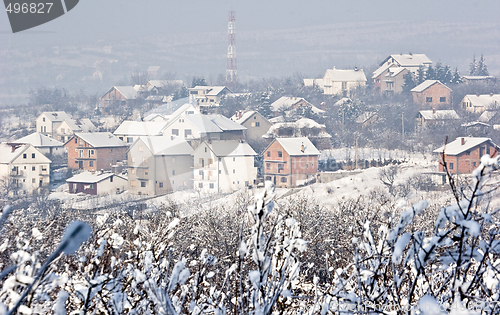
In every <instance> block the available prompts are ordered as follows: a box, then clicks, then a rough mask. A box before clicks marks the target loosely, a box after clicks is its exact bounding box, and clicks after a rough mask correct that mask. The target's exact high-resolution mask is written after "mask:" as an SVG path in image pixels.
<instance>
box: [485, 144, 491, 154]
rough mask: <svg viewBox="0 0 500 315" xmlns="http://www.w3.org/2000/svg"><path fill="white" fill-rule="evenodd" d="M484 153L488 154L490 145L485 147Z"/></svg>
mask: <svg viewBox="0 0 500 315" xmlns="http://www.w3.org/2000/svg"><path fill="white" fill-rule="evenodd" d="M486 154H490V147H489V146H487V147H486Z"/></svg>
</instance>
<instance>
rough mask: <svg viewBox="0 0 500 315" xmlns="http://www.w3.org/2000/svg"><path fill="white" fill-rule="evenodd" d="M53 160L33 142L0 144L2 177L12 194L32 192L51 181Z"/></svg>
mask: <svg viewBox="0 0 500 315" xmlns="http://www.w3.org/2000/svg"><path fill="white" fill-rule="evenodd" d="M50 164H51V161H50V160H49V159H48V158H47V157H46V156H44V155H43V154H42V153H40V151H38V150H37V149H36V148H35V147H33V146H32V145H31V144H15V143H9V144H5V143H3V144H0V179H1V180H2V186H3V187H2V189H3V190H4V191H6V192H7V193H9V194H10V195H17V194H25V193H31V192H33V191H35V190H37V189H39V188H42V187H47V186H48V185H49V183H50Z"/></svg>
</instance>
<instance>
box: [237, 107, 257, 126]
mask: <svg viewBox="0 0 500 315" xmlns="http://www.w3.org/2000/svg"><path fill="white" fill-rule="evenodd" d="M255 113H257V112H256V111H254V110H249V111H246V112H244V113H242V112H239V111H238V112H236V113H235V114H234V115H233V116H232V117H231V120H232V121H234V122H237V123H238V124H240V125H241V124H243V123H245V121H247V120H248V119H249V118H250V117H252V116H253V114H255ZM240 115H241V117H240Z"/></svg>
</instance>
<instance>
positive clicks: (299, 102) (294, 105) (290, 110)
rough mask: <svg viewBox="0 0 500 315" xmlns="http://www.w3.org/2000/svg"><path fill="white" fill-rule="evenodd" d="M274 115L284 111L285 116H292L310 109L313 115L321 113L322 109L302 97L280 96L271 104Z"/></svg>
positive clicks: (322, 112)
mask: <svg viewBox="0 0 500 315" xmlns="http://www.w3.org/2000/svg"><path fill="white" fill-rule="evenodd" d="M270 106H271V110H272V111H273V113H274V116H275V117H277V116H279V115H281V114H282V113H284V114H285V115H286V116H294V115H295V114H297V113H299V112H305V111H311V113H313V114H315V115H323V114H324V113H325V111H324V110H322V109H319V108H317V107H316V106H314V105H313V104H311V103H309V102H308V101H307V100H305V99H304V98H303V97H294V96H282V97H280V98H279V99H277V100H276V101H274V102H273V103H272V104H271V105H270Z"/></svg>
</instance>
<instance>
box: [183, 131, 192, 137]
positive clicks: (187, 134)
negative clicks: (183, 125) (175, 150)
mask: <svg viewBox="0 0 500 315" xmlns="http://www.w3.org/2000/svg"><path fill="white" fill-rule="evenodd" d="M189 136H191V129H185V130H184V138H187V137H189Z"/></svg>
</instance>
